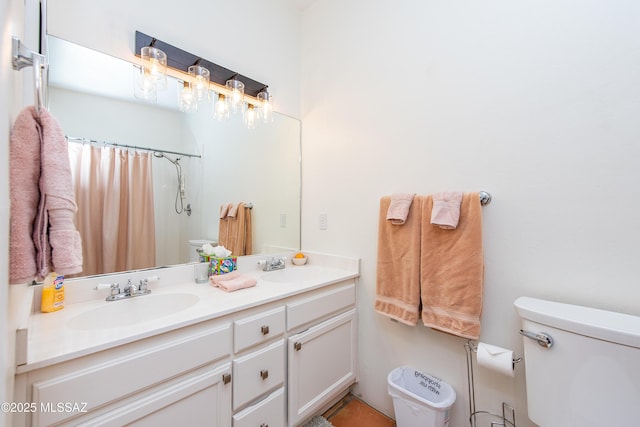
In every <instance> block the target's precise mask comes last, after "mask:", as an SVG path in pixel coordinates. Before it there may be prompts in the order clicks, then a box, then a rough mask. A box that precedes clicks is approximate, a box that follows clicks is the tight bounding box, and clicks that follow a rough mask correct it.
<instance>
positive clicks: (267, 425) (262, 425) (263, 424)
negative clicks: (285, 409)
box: [260, 423, 269, 427]
mask: <svg viewBox="0 0 640 427" xmlns="http://www.w3.org/2000/svg"><path fill="white" fill-rule="evenodd" d="M260 427H269V424H265V423H262V424H260Z"/></svg>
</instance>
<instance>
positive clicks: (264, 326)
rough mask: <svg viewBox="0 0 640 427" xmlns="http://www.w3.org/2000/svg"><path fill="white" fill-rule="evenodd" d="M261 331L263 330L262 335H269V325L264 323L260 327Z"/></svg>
mask: <svg viewBox="0 0 640 427" xmlns="http://www.w3.org/2000/svg"><path fill="white" fill-rule="evenodd" d="M260 332H262V335H267V334H268V333H269V325H262V326H261V327H260Z"/></svg>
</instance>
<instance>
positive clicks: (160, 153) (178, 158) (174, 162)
mask: <svg viewBox="0 0 640 427" xmlns="http://www.w3.org/2000/svg"><path fill="white" fill-rule="evenodd" d="M153 155H154V156H155V157H157V158H159V159H162V158H163V157H164V158H165V159H167V160H169V161H170V162H171V163H173V164H174V165H176V166H177V165H178V162H179V161H180V157H176V158H175V160H174V159H171V158H170V157H169V156H167V155H166V154H165V153H163V152H162V151H154V152H153Z"/></svg>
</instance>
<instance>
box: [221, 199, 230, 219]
mask: <svg viewBox="0 0 640 427" xmlns="http://www.w3.org/2000/svg"><path fill="white" fill-rule="evenodd" d="M230 206H231V204H230V203H225V204H224V205H220V219H224V218H226V217H227V215H228V214H229V207H230Z"/></svg>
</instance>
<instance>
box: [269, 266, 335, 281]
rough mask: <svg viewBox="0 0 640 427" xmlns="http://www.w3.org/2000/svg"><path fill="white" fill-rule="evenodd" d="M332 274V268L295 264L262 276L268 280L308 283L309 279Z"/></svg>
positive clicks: (312, 279)
mask: <svg viewBox="0 0 640 427" xmlns="http://www.w3.org/2000/svg"><path fill="white" fill-rule="evenodd" d="M330 275H331V270H330V269H327V268H323V267H314V266H295V267H287V268H285V269H283V270H275V271H269V272H268V273H264V274H263V275H262V276H261V279H262V280H265V281H267V282H275V283H284V282H296V283H306V282H309V281H317V280H320V279H324V278H325V277H328V276H330Z"/></svg>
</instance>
